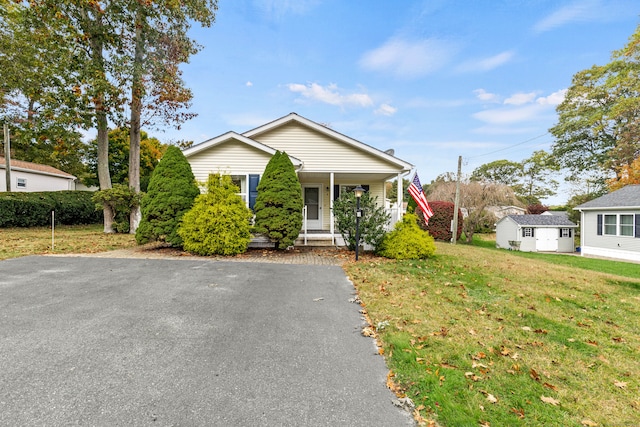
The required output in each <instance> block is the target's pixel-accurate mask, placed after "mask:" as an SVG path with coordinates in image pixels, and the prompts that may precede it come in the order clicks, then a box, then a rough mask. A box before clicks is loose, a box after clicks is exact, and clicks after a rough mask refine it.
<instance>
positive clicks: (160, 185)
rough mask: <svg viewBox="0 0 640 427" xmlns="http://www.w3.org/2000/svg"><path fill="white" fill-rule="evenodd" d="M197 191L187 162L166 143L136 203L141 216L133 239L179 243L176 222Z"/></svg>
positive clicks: (180, 153)
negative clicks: (142, 193)
mask: <svg viewBox="0 0 640 427" xmlns="http://www.w3.org/2000/svg"><path fill="white" fill-rule="evenodd" d="M199 194H200V189H199V188H198V185H197V183H196V179H195V177H194V175H193V172H192V171H191V165H189V162H188V161H187V159H186V157H184V154H182V151H180V149H179V148H178V147H175V146H170V147H169V148H167V151H166V152H165V153H164V156H162V159H161V160H160V163H158V166H157V167H156V168H155V170H154V171H153V174H152V175H151V180H150V181H149V188H148V190H147V193H146V194H145V195H144V196H143V198H142V201H141V203H140V206H141V211H142V220H141V221H140V225H139V227H138V229H137V230H136V242H138V244H144V243H148V242H152V241H156V242H166V243H168V244H170V245H171V246H177V247H180V246H182V238H181V237H180V235H179V234H178V226H179V224H180V220H181V219H182V216H183V215H184V214H185V212H187V211H188V210H189V209H191V206H193V201H194V200H195V198H196V197H197V196H198V195H199Z"/></svg>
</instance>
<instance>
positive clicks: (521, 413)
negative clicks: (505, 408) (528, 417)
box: [511, 408, 524, 420]
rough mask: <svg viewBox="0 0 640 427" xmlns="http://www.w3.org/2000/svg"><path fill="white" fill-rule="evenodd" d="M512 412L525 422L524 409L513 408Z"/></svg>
mask: <svg viewBox="0 0 640 427" xmlns="http://www.w3.org/2000/svg"><path fill="white" fill-rule="evenodd" d="M511 412H513V413H514V414H516V415H517V416H518V418H520V419H521V420H524V409H522V408H520V409H516V408H511Z"/></svg>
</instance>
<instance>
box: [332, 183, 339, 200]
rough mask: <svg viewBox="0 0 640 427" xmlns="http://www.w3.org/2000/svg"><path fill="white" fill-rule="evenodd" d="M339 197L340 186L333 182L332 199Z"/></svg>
mask: <svg viewBox="0 0 640 427" xmlns="http://www.w3.org/2000/svg"><path fill="white" fill-rule="evenodd" d="M339 198H340V186H339V185H338V184H334V186H333V200H338V199H339Z"/></svg>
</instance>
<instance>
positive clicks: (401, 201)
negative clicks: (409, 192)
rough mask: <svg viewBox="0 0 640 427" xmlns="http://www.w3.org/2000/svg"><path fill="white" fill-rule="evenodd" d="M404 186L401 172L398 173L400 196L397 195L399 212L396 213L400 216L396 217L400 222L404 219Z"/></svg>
mask: <svg viewBox="0 0 640 427" xmlns="http://www.w3.org/2000/svg"><path fill="white" fill-rule="evenodd" d="M402 187H403V185H402V174H401V173H399V174H398V197H397V199H398V200H397V203H398V212H397V214H396V215H397V216H398V218H396V219H397V220H398V222H400V221H402V204H403V203H404V191H403V188H402Z"/></svg>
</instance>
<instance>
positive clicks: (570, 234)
mask: <svg viewBox="0 0 640 427" xmlns="http://www.w3.org/2000/svg"><path fill="white" fill-rule="evenodd" d="M572 235H573V230H572V229H569V237H571V236H572Z"/></svg>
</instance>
